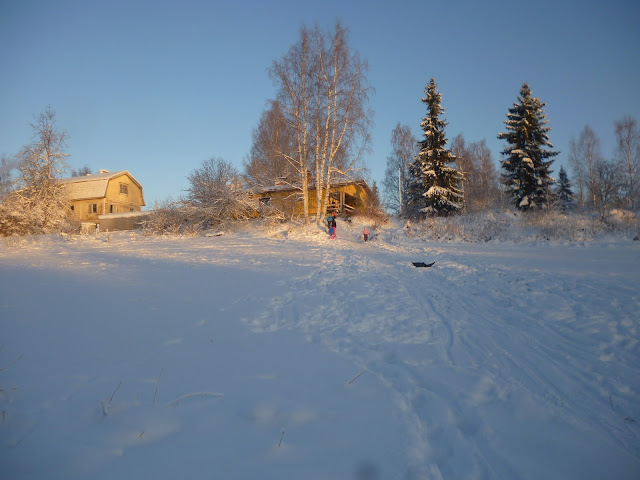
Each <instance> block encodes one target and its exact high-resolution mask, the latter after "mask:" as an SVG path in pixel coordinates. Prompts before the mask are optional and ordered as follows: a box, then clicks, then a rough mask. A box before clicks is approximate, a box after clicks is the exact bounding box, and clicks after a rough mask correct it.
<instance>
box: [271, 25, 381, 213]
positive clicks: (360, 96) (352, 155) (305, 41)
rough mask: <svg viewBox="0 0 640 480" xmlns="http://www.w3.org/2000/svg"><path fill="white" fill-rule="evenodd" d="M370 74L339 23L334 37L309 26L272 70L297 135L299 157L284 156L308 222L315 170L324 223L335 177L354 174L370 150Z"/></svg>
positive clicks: (283, 106)
mask: <svg viewBox="0 0 640 480" xmlns="http://www.w3.org/2000/svg"><path fill="white" fill-rule="evenodd" d="M366 70H367V65H366V62H364V61H362V60H361V59H360V57H359V56H358V54H357V53H355V54H352V53H351V51H350V48H349V45H348V39H347V31H346V30H345V29H344V28H343V27H342V26H341V25H340V23H337V24H336V27H335V31H334V32H331V33H330V34H327V33H324V32H322V31H321V30H320V28H319V27H318V26H317V25H316V26H315V27H314V28H313V29H312V30H309V29H308V28H306V27H304V26H303V27H302V28H301V29H300V38H299V40H298V42H297V43H296V44H295V45H294V46H292V47H291V48H290V49H289V52H287V54H286V55H285V56H284V57H283V58H282V59H280V60H279V61H275V62H274V63H273V65H272V67H271V69H270V71H269V73H270V76H271V78H272V80H273V81H274V83H275V85H276V87H277V89H278V101H279V102H280V104H281V105H282V108H283V113H284V115H285V118H286V121H287V125H288V127H289V128H291V129H292V131H293V132H295V133H294V136H295V139H296V147H297V148H296V150H295V155H292V154H290V153H289V154H287V153H286V152H281V153H282V154H283V155H284V156H285V158H286V159H287V160H288V161H289V163H290V164H291V165H292V166H293V168H294V169H295V171H296V172H297V174H298V175H299V177H300V180H301V181H300V183H301V190H302V195H303V202H304V203H303V208H304V217H305V222H308V221H309V205H308V190H309V181H310V180H311V178H310V177H311V175H310V173H311V171H312V169H313V174H314V177H315V186H316V195H317V196H316V202H317V206H318V209H317V213H316V221H320V219H321V218H322V216H323V215H324V210H325V205H326V203H327V202H328V197H329V188H330V186H331V182H332V178H335V176H336V175H340V176H342V177H344V176H347V175H349V173H350V172H351V171H352V170H353V169H354V168H355V167H356V165H357V162H358V161H359V160H360V158H361V155H362V153H363V152H364V151H366V149H367V148H368V146H369V141H370V138H369V131H368V129H369V125H370V121H371V111H370V110H369V109H368V108H367V102H368V95H369V92H370V88H369V87H368V85H367V84H366V77H365V73H366Z"/></svg>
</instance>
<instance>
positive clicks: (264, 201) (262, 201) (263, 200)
mask: <svg viewBox="0 0 640 480" xmlns="http://www.w3.org/2000/svg"><path fill="white" fill-rule="evenodd" d="M259 202H260V205H269V203H270V202H271V197H262V198H260V199H259Z"/></svg>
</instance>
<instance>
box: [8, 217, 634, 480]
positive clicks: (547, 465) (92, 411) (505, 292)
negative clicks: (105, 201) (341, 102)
mask: <svg viewBox="0 0 640 480" xmlns="http://www.w3.org/2000/svg"><path fill="white" fill-rule="evenodd" d="M363 226H366V227H367V228H368V230H369V231H371V232H372V234H373V237H372V240H370V241H369V242H367V243H364V242H363V241H362V236H361V232H362V230H363ZM374 227H375V225H373V224H372V223H364V224H363V223H357V222H355V223H354V224H353V225H348V224H347V223H346V222H340V221H339V222H338V239H337V240H329V239H328V238H327V235H326V233H325V232H324V231H322V230H321V229H320V228H318V227H315V226H313V227H290V226H288V227H283V228H282V229H276V230H272V231H270V232H268V231H266V230H260V229H256V228H253V229H247V230H240V231H236V232H227V233H226V234H225V235H223V236H213V237H206V236H202V237H171V236H166V237H143V236H141V235H135V234H131V233H126V232H119V233H111V234H110V235H109V236H108V237H107V236H106V235H102V236H101V237H97V238H96V237H95V236H93V235H92V236H85V237H82V236H73V237H54V236H47V237H40V238H35V237H34V238H27V239H17V240H16V239H8V240H7V239H5V240H3V241H2V243H0V328H1V330H0V332H1V333H2V340H1V341H0V343H1V346H0V410H1V411H2V419H1V424H0V477H1V478H7V479H10V478H11V479H12V478H22V479H47V480H49V479H65V480H68V479H75V478H77V479H80V478H92V479H113V478H153V479H164V478H166V479H174V478H238V479H245V478H246V479H249V478H266V479H270V478H274V479H276V478H277V479H282V478H296V479H297V478H304V479H327V478H331V479H383V478H385V479H386V478H397V479H462V478H465V479H467V478H468V479H496V478H508V479H540V478H545V479H566V478H580V479H601V478H621V479H622V478H625V479H626V478H629V479H631V478H638V477H639V476H640V425H639V423H640V368H639V366H640V331H639V321H640V313H639V312H640V293H639V290H638V284H639V281H640V245H639V244H640V242H633V241H631V240H629V239H625V238H611V239H607V240H593V241H587V242H581V243H568V244H563V243H557V242H546V243H525V244H515V243H513V242H500V241H497V242H496V241H493V242H489V243H482V244H480V243H457V242H452V243H436V242H427V241H424V240H423V238H421V237H416V236H409V235H407V234H406V233H405V231H404V230H402V229H400V228H391V227H389V228H387V229H384V228H380V227H378V228H374ZM107 238H108V239H109V241H107ZM413 261H426V262H431V261H435V262H436V263H435V265H434V266H433V267H432V268H429V269H426V268H415V267H414V266H413V265H412V263H411V262H413Z"/></svg>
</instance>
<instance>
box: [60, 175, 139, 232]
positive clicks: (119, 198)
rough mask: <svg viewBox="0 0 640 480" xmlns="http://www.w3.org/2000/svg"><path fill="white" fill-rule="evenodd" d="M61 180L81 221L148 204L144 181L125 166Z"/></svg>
mask: <svg viewBox="0 0 640 480" xmlns="http://www.w3.org/2000/svg"><path fill="white" fill-rule="evenodd" d="M60 181H61V183H62V184H63V185H64V186H65V193H66V195H67V197H68V199H69V201H70V202H71V210H73V213H74V216H75V217H76V218H77V219H78V220H80V221H81V222H95V223H98V216H99V215H103V214H107V213H125V212H139V211H141V210H142V207H143V206H144V205H145V203H144V195H143V193H142V185H141V184H140V182H138V181H137V180H136V179H135V178H134V177H133V175H131V174H130V173H129V172H128V171H126V170H122V171H119V172H109V171H107V170H100V172H99V173H95V174H89V175H84V176H81V177H71V178H63V179H62V180H60Z"/></svg>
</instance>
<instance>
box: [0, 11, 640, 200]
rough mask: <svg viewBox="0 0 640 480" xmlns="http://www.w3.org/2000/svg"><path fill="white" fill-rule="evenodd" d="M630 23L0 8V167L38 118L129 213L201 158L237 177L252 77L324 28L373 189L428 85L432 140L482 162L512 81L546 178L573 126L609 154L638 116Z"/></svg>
mask: <svg viewBox="0 0 640 480" xmlns="http://www.w3.org/2000/svg"><path fill="white" fill-rule="evenodd" d="M638 18H640V3H638V2H637V1H626V0H624V1H617V2H604V1H561V2H557V1H537V2H520V1H514V0H510V1H487V2H477V1H469V2H458V1H452V2H443V1H438V2H434V1H429V0H422V1H404V0H399V1H396V2H389V1H386V2H381V1H375V0H374V1H372V0H368V1H360V0H355V1H350V2H344V1H335V0H328V1H323V2H305V1H300V0H299V1H291V0H274V1H269V2H264V1H245V2H242V1H229V2H227V1H203V2H195V1H190V0H181V1H180V2H177V1H168V0H167V1H130V0H127V1H121V0H114V1H109V2H104V1H98V2H96V1H91V0H88V1H87V0H85V1H66V0H61V1H57V2H50V1H44V0H43V1H37V0H25V1H21V2H11V1H9V0H0V65H2V75H0V154H5V155H12V154H15V153H17V152H18V151H19V150H20V148H21V147H22V146H24V145H25V144H28V143H29V142H30V141H31V137H32V129H31V127H30V124H31V123H32V122H33V118H34V115H37V114H39V113H41V112H43V111H44V110H45V109H46V108H47V106H50V107H51V109H52V110H53V111H55V113H56V122H57V126H58V128H59V129H60V130H64V131H66V132H67V134H68V135H69V141H68V147H67V153H69V154H70V158H69V162H70V164H71V166H72V167H74V168H76V169H77V168H80V167H82V166H84V165H86V166H88V167H89V168H91V169H92V170H93V171H94V172H97V171H98V170H99V169H107V170H110V171H118V170H129V171H130V172H131V173H132V174H133V176H134V177H136V179H138V180H139V181H140V183H141V184H142V185H143V187H144V193H145V200H146V203H147V208H151V207H153V205H154V204H156V203H158V202H163V201H166V200H168V199H176V198H178V197H179V196H180V195H182V194H183V193H184V190H185V188H186V187H187V180H186V177H187V175H188V174H189V173H190V172H192V171H193V170H195V169H196V168H198V167H199V166H200V165H201V164H202V162H204V161H206V160H207V159H209V158H211V157H221V158H223V159H224V160H226V161H228V162H230V163H232V164H233V165H234V166H236V167H237V168H238V169H239V170H242V166H243V161H245V160H246V159H247V157H248V154H249V151H250V149H251V141H252V137H251V136H252V131H253V130H254V129H255V128H256V127H257V124H258V121H259V119H260V115H261V113H262V112H263V111H264V110H265V108H266V104H267V101H268V100H269V99H273V98H274V97H275V95H276V88H275V86H274V84H273V82H272V81H271V79H270V78H269V76H268V69H269V67H270V66H271V65H272V63H273V62H274V61H275V60H278V59H280V58H281V57H282V56H283V55H284V54H285V53H286V52H287V50H288V49H289V48H290V47H291V46H292V45H293V44H295V43H296V41H297V40H298V34H299V30H300V27H301V26H302V25H303V24H304V25H307V26H313V25H314V24H315V23H317V24H318V25H319V26H320V27H322V28H324V29H331V28H333V27H334V26H335V22H336V21H337V20H339V21H340V22H341V23H342V24H343V25H344V26H345V27H347V28H348V29H349V41H350V46H351V49H352V51H354V52H355V51H357V52H358V53H359V55H360V56H361V58H363V59H366V60H367V62H368V64H369V71H368V73H367V79H368V81H369V83H370V85H371V86H372V87H373V88H374V89H375V94H374V95H372V97H371V103H370V106H371V108H372V109H373V110H374V112H375V119H374V122H375V123H374V126H373V128H372V130H371V135H372V140H373V143H372V148H371V150H370V151H369V152H368V153H367V154H366V156H365V158H364V162H365V164H366V166H367V168H368V170H369V177H368V179H369V181H370V182H373V181H375V182H376V183H378V184H379V185H380V184H381V182H382V179H383V177H384V170H385V167H386V163H387V157H388V156H389V155H390V153H391V144H390V140H391V132H392V130H393V128H394V127H395V126H396V125H397V123H398V122H399V123H401V124H404V125H408V126H410V127H411V129H412V131H413V133H414V135H415V136H416V138H418V139H420V138H421V133H422V132H421V130H420V121H421V119H422V117H423V116H424V115H425V114H426V108H425V105H424V104H423V103H422V102H421V101H420V99H421V98H422V97H423V96H424V89H425V87H426V85H427V83H428V82H429V79H430V78H432V77H433V78H434V79H435V81H436V84H437V86H438V90H439V92H440V93H441V94H442V106H443V107H444V108H445V114H444V118H445V119H446V120H447V121H448V122H449V123H448V125H447V127H446V136H447V138H448V139H449V141H451V140H453V138H455V137H456V136H457V135H458V134H462V135H463V136H464V138H465V140H467V141H468V142H470V141H480V140H483V139H485V140H486V142H487V145H488V146H489V148H490V149H491V151H492V154H493V158H494V161H495V162H496V165H498V162H499V160H500V151H501V150H502V149H503V148H504V146H505V145H504V143H503V142H502V141H500V140H498V139H497V138H496V137H497V135H498V133H500V132H502V131H504V120H505V119H506V114H507V112H508V109H509V107H511V106H512V104H513V103H514V102H516V101H517V97H518V94H519V91H520V87H521V86H522V84H523V83H525V82H528V83H529V85H530V87H531V89H532V92H533V95H534V96H536V97H538V98H540V99H541V100H542V101H543V102H545V103H546V107H545V113H546V115H547V120H548V122H549V123H548V126H549V127H551V131H550V132H549V137H550V140H551V142H552V143H553V144H554V145H555V147H556V149H557V150H559V151H560V152H561V153H560V154H559V155H558V156H557V157H556V162H555V163H554V166H553V168H554V170H555V171H556V172H557V170H558V169H559V166H560V165H566V164H567V162H566V158H567V153H568V149H569V148H568V146H569V142H570V140H571V139H572V138H576V139H577V138H578V136H579V135H580V132H581V131H582V129H583V128H584V126H585V125H587V124H588V125H589V126H590V127H591V128H592V129H593V130H594V131H595V133H596V134H597V135H598V137H599V138H600V141H601V147H602V153H603V154H604V155H605V156H606V157H611V156H613V151H614V147H615V136H614V123H615V122H616V121H618V120H620V119H621V118H622V117H624V116H625V115H630V116H632V117H634V118H635V119H636V120H638V121H640V94H639V93H638V85H639V79H640V55H639V54H638V52H637V50H638V48H639V46H640V27H639V26H638V22H637V20H638Z"/></svg>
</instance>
